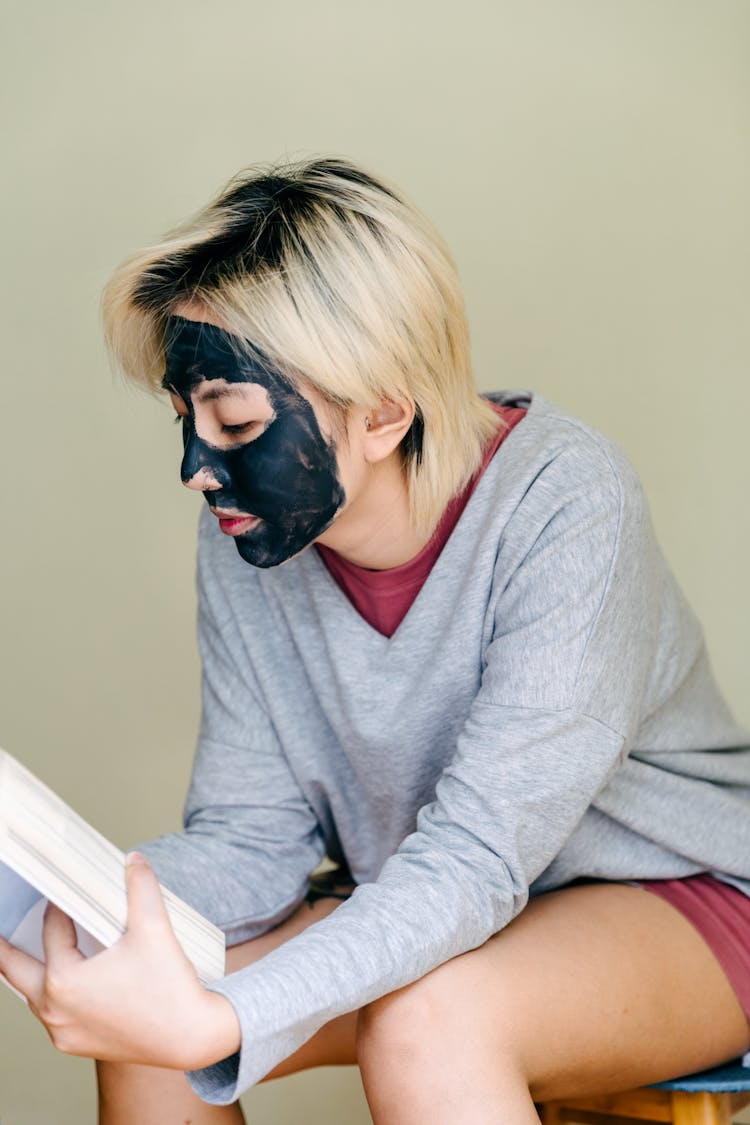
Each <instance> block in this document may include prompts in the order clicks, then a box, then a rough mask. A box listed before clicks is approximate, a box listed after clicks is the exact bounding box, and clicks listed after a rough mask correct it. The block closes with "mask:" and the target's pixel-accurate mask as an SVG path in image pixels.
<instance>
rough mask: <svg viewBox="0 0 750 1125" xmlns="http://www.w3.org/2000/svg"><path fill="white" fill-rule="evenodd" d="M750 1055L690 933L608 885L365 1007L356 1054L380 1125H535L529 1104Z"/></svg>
mask: <svg viewBox="0 0 750 1125" xmlns="http://www.w3.org/2000/svg"><path fill="white" fill-rule="evenodd" d="M749 1043H750V1027H748V1022H747V1020H746V1018H745V1016H744V1014H743V1012H742V1008H741V1007H740V1005H739V1002H738V1000H737V998H736V996H735V994H734V992H733V991H732V989H731V987H730V985H729V982H728V980H727V978H726V976H725V975H724V971H723V969H722V968H721V966H720V965H719V963H718V961H717V960H716V958H715V957H714V955H713V953H712V952H711V950H710V949H709V948H708V946H707V945H706V943H705V942H704V940H703V938H702V937H701V936H700V935H699V934H698V932H697V931H696V930H695V929H694V928H693V926H692V925H691V924H690V922H689V921H688V920H687V919H686V918H684V917H683V915H681V914H680V913H679V912H678V911H677V910H676V909H675V908H674V907H672V906H671V905H670V904H669V903H667V902H665V901H664V900H663V899H660V898H658V897H657V896H656V895H652V894H649V892H648V891H645V890H641V889H640V888H637V887H630V886H626V885H621V884H616V883H615V884H587V885H579V886H576V887H569V888H562V889H561V890H559V891H553V892H550V893H549V894H545V895H542V896H540V897H538V898H536V899H532V900H531V901H530V902H529V904H528V905H527V907H526V909H525V910H524V911H523V913H522V914H520V915H519V916H518V917H517V918H515V919H514V920H513V922H511V923H510V925H509V926H507V927H506V928H505V929H504V930H501V931H500V933H498V934H496V935H495V936H494V937H493V938H491V939H490V940H489V941H488V942H487V943H486V944H485V945H483V946H481V947H480V948H479V949H476V950H472V951H471V952H469V953H465V954H463V955H462V956H459V957H455V958H453V959H452V960H451V961H448V962H446V963H445V964H444V965H441V966H439V967H438V968H437V969H434V970H433V971H432V972H431V973H428V974H427V975H426V976H425V977H423V978H422V979H421V980H419V981H416V982H415V983H414V984H412V985H409V986H407V987H406V988H402V989H399V990H398V991H396V992H393V993H391V994H389V995H388V996H384V997H382V998H381V999H380V1000H377V1001H375V1002H374V1003H373V1004H370V1005H368V1007H367V1008H364V1009H362V1011H361V1013H360V1018H359V1026H358V1043H357V1051H358V1062H359V1067H360V1070H361V1073H362V1079H363V1082H364V1086H365V1092H366V1095H367V1099H368V1102H369V1105H370V1109H371V1111H372V1115H373V1119H374V1121H375V1123H376V1125H428V1123H429V1125H469V1123H470V1125H499V1123H500V1122H507V1123H508V1125H531V1123H532V1122H536V1123H537V1125H538V1120H539V1119H538V1117H537V1114H536V1111H535V1109H534V1105H533V1101H537V1102H538V1101H542V1100H546V1099H553V1098H564V1097H568V1096H570V1095H572V1094H580V1095H585V1094H597V1093H607V1092H615V1091H617V1090H625V1089H629V1088H632V1087H635V1086H639V1085H644V1084H648V1083H650V1082H658V1081H660V1080H663V1079H666V1078H671V1077H675V1076H676V1075H678V1074H683V1073H687V1072H689V1071H692V1070H699V1069H702V1068H704V1067H709V1066H712V1065H715V1064H718V1063H721V1062H724V1061H726V1060H728V1059H730V1058H733V1057H735V1056H736V1055H738V1054H740V1053H742V1052H743V1051H745V1050H747V1048H748V1044H749ZM532 1098H533V1101H532Z"/></svg>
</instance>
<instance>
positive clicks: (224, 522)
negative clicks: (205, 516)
mask: <svg viewBox="0 0 750 1125" xmlns="http://www.w3.org/2000/svg"><path fill="white" fill-rule="evenodd" d="M211 511H212V512H213V514H214V515H215V516H216V518H217V519H218V521H219V527H220V528H221V530H222V531H223V532H224V534H225V535H243V534H244V533H245V532H246V531H249V530H250V528H251V527H255V525H256V524H257V523H260V516H246V515H237V514H236V513H234V512H224V511H222V509H220V508H212V509H211Z"/></svg>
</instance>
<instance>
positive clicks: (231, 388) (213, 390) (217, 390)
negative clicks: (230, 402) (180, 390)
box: [193, 383, 240, 402]
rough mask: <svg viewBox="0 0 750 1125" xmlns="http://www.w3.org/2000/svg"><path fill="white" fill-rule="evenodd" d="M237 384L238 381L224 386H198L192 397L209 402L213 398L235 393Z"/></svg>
mask: <svg viewBox="0 0 750 1125" xmlns="http://www.w3.org/2000/svg"><path fill="white" fill-rule="evenodd" d="M239 385H240V384H238V383H234V384H233V383H230V384H229V385H228V386H224V387H205V388H200V389H199V390H198V391H196V392H195V393H194V394H193V398H196V399H197V400H198V402H211V401H212V400H213V399H217V398H227V397H228V396H231V395H233V394H234V393H235V391H236V390H237V388H238V387H239Z"/></svg>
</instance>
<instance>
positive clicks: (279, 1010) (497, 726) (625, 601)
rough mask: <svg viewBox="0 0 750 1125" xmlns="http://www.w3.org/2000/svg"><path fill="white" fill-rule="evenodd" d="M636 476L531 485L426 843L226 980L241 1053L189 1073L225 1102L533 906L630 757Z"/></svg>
mask: <svg viewBox="0 0 750 1125" xmlns="http://www.w3.org/2000/svg"><path fill="white" fill-rule="evenodd" d="M650 534H651V533H650V525H649V521H648V516H647V513H646V510H645V507H644V503H643V500H642V495H641V492H640V487H639V485H638V483H637V480H636V478H635V474H634V473H633V472H632V470H630V469H629V467H628V466H627V463H623V464H613V461H612V456H611V455H610V454H609V453H608V451H605V450H601V449H600V450H599V452H598V453H597V454H596V456H591V457H588V458H584V459H581V458H580V456H578V457H576V456H575V455H573V454H571V455H569V456H568V455H567V454H566V453H565V452H563V453H562V454H561V455H559V456H558V457H556V458H555V459H554V461H553V462H552V463H551V464H550V465H548V466H546V467H545V468H544V470H543V471H542V472H540V474H539V475H538V477H537V478H536V479H535V480H534V482H533V484H532V485H531V486H530V490H529V493H528V494H527V495H526V497H525V500H524V502H523V504H522V505H521V506H520V507H519V509H518V510H517V514H516V516H515V517H514V519H513V520H512V521H510V522H509V524H508V527H507V529H506V533H505V534H504V537H503V542H502V544H501V547H500V550H499V552H498V558H497V564H496V576H497V598H496V603H495V608H494V625H493V632H492V636H491V639H490V640H489V642H488V644H487V646H486V650H485V661H484V669H483V676H482V681H481V686H480V689H479V692H478V694H477V696H476V697H475V700H474V702H473V705H472V707H471V709H470V712H469V715H468V718H467V720H466V722H465V725H464V727H463V729H462V731H461V733H460V735H459V737H458V740H457V745H456V749H455V753H454V756H453V758H452V760H451V761H450V763H449V764H448V766H447V767H446V768H445V770H444V771H443V773H442V775H441V777H440V779H439V781H438V784H437V786H436V790H435V795H434V800H433V801H432V803H430V804H429V805H426V806H424V807H423V808H422V809H421V810H420V812H419V815H418V818H417V823H416V830H415V831H414V832H413V833H411V834H410V835H409V836H407V837H406V838H405V839H404V840H403V842H402V844H401V846H400V847H399V849H398V850H397V852H395V853H394V854H393V855H392V856H391V857H390V858H389V859H388V860H387V862H386V863H385V865H384V866H383V868H382V870H381V872H380V874H379V877H378V879H377V880H376V881H375V882H372V883H367V884H363V885H360V886H359V887H357V889H356V890H355V891H354V894H353V896H352V897H351V899H349V900H348V901H347V902H344V903H343V904H342V905H341V906H340V907H339V908H338V909H337V910H336V911H334V912H333V914H331V915H330V916H328V917H326V918H325V919H322V920H321V921H319V922H317V923H315V924H314V925H312V926H310V927H309V928H308V929H307V930H305V931H304V932H303V933H301V934H299V935H298V936H296V937H294V938H292V939H291V940H290V941H288V942H286V943H285V944H284V945H282V946H281V947H279V948H278V949H276V950H274V951H272V952H271V953H269V954H268V955H266V956H265V957H263V958H262V959H261V960H260V961H257V962H255V963H254V964H252V965H249V966H247V967H246V968H244V969H242V970H240V971H239V972H236V973H233V974H231V975H230V976H228V977H226V978H225V979H224V980H223V981H219V982H216V983H215V984H213V985H211V987H212V988H213V989H215V990H216V991H217V992H220V993H221V994H223V995H224V996H226V997H227V998H228V999H229V1000H230V1001H231V1003H232V1004H233V1005H234V1007H235V1009H236V1011H237V1014H238V1017H239V1021H240V1024H241V1028H242V1046H241V1049H240V1051H239V1052H238V1053H237V1054H235V1055H233V1056H231V1057H230V1058H227V1059H224V1060H222V1061H220V1062H218V1063H216V1064H214V1065H212V1066H209V1067H206V1068H203V1069H201V1070H197V1071H193V1072H190V1073H189V1074H188V1078H189V1081H190V1082H191V1085H192V1086H193V1088H194V1089H195V1091H196V1092H197V1093H198V1094H199V1095H200V1096H201V1097H202V1098H203V1099H204V1100H206V1101H208V1102H212V1103H215V1104H226V1103H229V1102H231V1101H232V1100H234V1099H235V1098H236V1097H237V1096H238V1095H239V1094H241V1093H242V1092H243V1091H244V1090H245V1089H246V1088H247V1087H249V1086H250V1085H252V1084H253V1083H255V1082H257V1081H258V1080H259V1079H260V1078H262V1077H263V1076H264V1075H265V1074H267V1073H268V1071H269V1070H271V1069H272V1068H273V1067H274V1066H275V1065H276V1064H277V1063H278V1062H280V1061H281V1060H282V1059H284V1058H286V1057H287V1056H289V1055H290V1054H291V1053H292V1052H293V1051H295V1050H296V1049H297V1048H298V1047H300V1046H301V1045H302V1043H304V1042H305V1041H306V1040H307V1039H309V1037H310V1036H312V1035H313V1034H314V1033H315V1032H316V1031H317V1030H318V1029H319V1028H320V1027H321V1026H322V1025H323V1024H325V1023H326V1022H328V1021H329V1020H331V1019H333V1018H334V1017H336V1016H338V1015H341V1014H343V1013H345V1012H349V1011H353V1010H356V1009H358V1008H360V1007H361V1006H362V1005H364V1004H367V1003H369V1002H371V1001H372V1000H375V999H376V998H378V997H380V996H383V995H385V994H386V993H389V992H392V991H394V990H395V989H398V988H401V987H403V986H404V985H407V984H409V983H411V982H413V981H415V980H417V979H418V978H420V977H422V976H423V975H424V974H426V973H427V972H429V971H430V970H431V969H433V968H435V967H436V966H437V965H439V964H441V963H443V962H444V961H446V960H448V959H450V958H451V957H454V956H456V955H458V954H461V953H464V952H467V951H468V950H471V949H474V948H476V947H478V946H479V945H481V944H483V943H484V942H485V941H487V939H488V938H489V937H491V936H492V935H493V934H494V933H496V932H497V931H499V930H501V929H502V928H503V927H504V926H506V925H507V924H508V923H509V922H510V921H511V920H512V919H513V918H514V917H516V915H518V914H519V913H520V911H521V910H522V909H523V908H524V906H525V905H526V902H527V900H528V895H529V886H530V884H531V883H532V882H533V881H534V879H535V878H536V877H537V876H538V875H539V874H540V873H541V872H542V871H543V870H544V869H545V868H546V867H547V866H548V865H549V863H550V862H551V861H552V860H553V858H554V857H555V856H556V855H557V853H558V852H559V851H560V849H561V848H562V846H563V845H564V843H565V841H566V840H567V838H568V837H569V836H570V835H571V833H572V832H573V830H574V829H575V827H576V825H577V824H578V823H579V821H580V820H581V818H582V817H583V815H584V813H585V811H586V809H587V807H588V806H589V805H590V803H591V801H592V799H593V798H594V797H595V795H596V794H597V792H598V791H599V790H600V789H601V788H602V787H603V786H605V785H606V783H607V780H608V779H609V778H610V777H611V776H612V774H613V772H614V771H616V770H617V769H618V767H619V765H620V764H621V762H622V761H623V759H624V757H625V756H626V754H627V751H628V745H629V739H630V737H631V735H632V733H633V731H634V729H635V724H636V722H637V716H638V714H639V709H640V703H641V697H642V695H643V691H644V684H645V683H646V682H647V677H648V671H649V666H650V661H651V659H652V654H653V649H654V636H655V631H656V617H657V613H656V608H655V606H656V599H657V596H658V577H655V572H654V571H653V555H652V552H653V544H652V542H651V538H650Z"/></svg>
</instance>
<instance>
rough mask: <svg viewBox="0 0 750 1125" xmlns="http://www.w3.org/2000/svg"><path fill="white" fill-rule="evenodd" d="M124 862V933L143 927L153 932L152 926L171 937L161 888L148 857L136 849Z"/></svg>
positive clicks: (169, 923) (171, 933)
mask: <svg viewBox="0 0 750 1125" xmlns="http://www.w3.org/2000/svg"><path fill="white" fill-rule="evenodd" d="M125 863H126V866H125V884H126V887H127V892H128V924H127V929H128V932H129V933H138V932H139V931H141V930H144V929H147V930H149V931H151V932H153V930H154V929H159V930H162V931H163V932H164V933H165V934H169V935H170V936H173V932H172V924H171V922H170V921H169V915H168V914H167V908H166V906H165V905H164V898H163V896H162V893H161V887H160V886H159V881H158V879H157V878H156V875H155V874H154V871H153V869H152V867H151V865H150V864H149V862H148V860H147V859H146V857H145V856H144V855H141V853H140V852H130V853H129V854H128V856H127V857H126V861H125Z"/></svg>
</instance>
